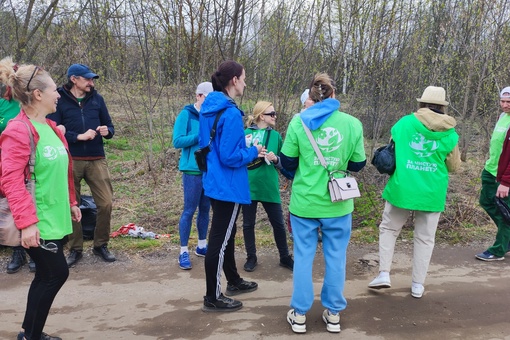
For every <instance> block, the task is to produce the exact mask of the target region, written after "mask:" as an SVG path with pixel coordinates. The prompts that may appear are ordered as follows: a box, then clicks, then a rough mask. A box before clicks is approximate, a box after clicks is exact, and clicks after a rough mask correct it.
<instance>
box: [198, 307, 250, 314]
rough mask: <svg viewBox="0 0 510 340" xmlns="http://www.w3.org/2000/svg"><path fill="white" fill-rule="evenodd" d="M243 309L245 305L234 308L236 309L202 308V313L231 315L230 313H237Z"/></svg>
mask: <svg viewBox="0 0 510 340" xmlns="http://www.w3.org/2000/svg"><path fill="white" fill-rule="evenodd" d="M241 308H243V305H241V306H238V307H234V308H214V307H207V306H202V311H203V312H206V313H229V312H235V311H238V310H240V309H241Z"/></svg>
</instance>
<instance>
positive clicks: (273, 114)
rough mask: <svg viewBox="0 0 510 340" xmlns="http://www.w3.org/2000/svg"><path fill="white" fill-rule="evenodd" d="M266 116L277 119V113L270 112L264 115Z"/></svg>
mask: <svg viewBox="0 0 510 340" xmlns="http://www.w3.org/2000/svg"><path fill="white" fill-rule="evenodd" d="M264 116H270V117H271V118H275V117H276V112H274V111H273V112H268V113H264Z"/></svg>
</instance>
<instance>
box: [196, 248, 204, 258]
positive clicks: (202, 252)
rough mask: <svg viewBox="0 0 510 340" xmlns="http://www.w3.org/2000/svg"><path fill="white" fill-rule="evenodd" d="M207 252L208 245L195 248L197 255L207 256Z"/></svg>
mask: <svg viewBox="0 0 510 340" xmlns="http://www.w3.org/2000/svg"><path fill="white" fill-rule="evenodd" d="M206 254H207V246H205V247H203V248H199V247H196V248H195V255H196V256H200V257H205V255H206Z"/></svg>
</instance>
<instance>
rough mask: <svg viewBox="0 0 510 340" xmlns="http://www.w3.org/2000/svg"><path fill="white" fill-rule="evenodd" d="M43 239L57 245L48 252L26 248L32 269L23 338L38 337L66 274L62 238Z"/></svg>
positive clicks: (67, 268)
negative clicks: (31, 261) (33, 268)
mask: <svg viewBox="0 0 510 340" xmlns="http://www.w3.org/2000/svg"><path fill="white" fill-rule="evenodd" d="M46 242H47V243H48V242H54V243H55V244H57V246H58V251H57V252H56V253H52V252H51V251H48V250H45V249H43V248H41V247H38V248H29V249H27V253H28V255H30V257H31V258H32V260H34V262H35V268H36V269H35V276H34V279H33V281H32V284H31V285H30V289H29V291H28V298H27V310H26V312H25V318H24V319H23V325H22V327H23V329H24V330H25V337H26V338H27V339H40V338H41V333H42V331H43V329H44V325H45V323H46V319H47V317H48V313H49V312H50V308H51V305H52V304H53V300H54V299H55V296H57V293H58V291H59V290H60V288H62V286H63V285H64V283H65V282H66V280H67V277H68V276H69V267H68V266H67V262H66V258H65V257H64V251H63V243H62V240H47V241H46Z"/></svg>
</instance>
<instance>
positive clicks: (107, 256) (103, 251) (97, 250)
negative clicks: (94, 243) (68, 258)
mask: <svg viewBox="0 0 510 340" xmlns="http://www.w3.org/2000/svg"><path fill="white" fill-rule="evenodd" d="M92 252H93V253H94V255H97V256H101V257H102V258H103V260H104V261H106V262H115V260H117V259H116V258H115V256H113V254H112V253H110V251H109V250H108V246H107V245H106V244H103V245H102V246H100V247H94V248H92Z"/></svg>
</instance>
